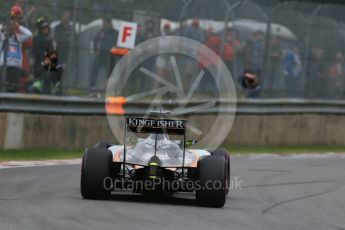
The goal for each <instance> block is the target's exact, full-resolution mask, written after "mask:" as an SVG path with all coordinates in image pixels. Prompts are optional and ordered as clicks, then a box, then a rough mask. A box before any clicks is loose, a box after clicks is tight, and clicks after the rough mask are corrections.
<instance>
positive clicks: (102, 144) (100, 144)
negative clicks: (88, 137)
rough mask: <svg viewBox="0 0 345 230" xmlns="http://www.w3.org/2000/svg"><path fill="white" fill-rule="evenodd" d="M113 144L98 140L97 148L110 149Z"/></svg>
mask: <svg viewBox="0 0 345 230" xmlns="http://www.w3.org/2000/svg"><path fill="white" fill-rule="evenodd" d="M110 146H111V144H108V143H105V142H102V141H100V142H97V144H95V147H94V148H95V149H108V148H109V147H110Z"/></svg>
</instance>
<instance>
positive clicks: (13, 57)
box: [0, 20, 32, 92]
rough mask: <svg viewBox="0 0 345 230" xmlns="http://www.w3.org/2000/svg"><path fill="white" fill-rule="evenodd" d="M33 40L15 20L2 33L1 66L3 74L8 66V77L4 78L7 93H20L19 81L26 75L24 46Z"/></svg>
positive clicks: (0, 35)
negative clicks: (29, 40) (24, 71)
mask: <svg viewBox="0 0 345 230" xmlns="http://www.w3.org/2000/svg"><path fill="white" fill-rule="evenodd" d="M31 38H32V33H31V32H30V31H29V30H28V29H26V28H25V27H23V26H21V25H19V23H18V22H17V21H15V20H9V22H8V23H7V24H6V27H5V28H3V29H2V30H1V31H0V52H1V55H0V66H1V74H2V73H4V72H5V71H4V70H3V68H4V66H6V76H3V78H2V79H3V80H5V82H2V83H3V84H5V85H6V89H5V90H6V92H17V91H18V88H19V81H20V79H21V78H22V77H23V75H24V74H23V71H22V67H23V54H22V44H23V43H24V42H26V41H27V40H28V39H31ZM4 56H5V57H6V64H5V60H4Z"/></svg>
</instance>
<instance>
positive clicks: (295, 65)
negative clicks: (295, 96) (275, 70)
mask: <svg viewBox="0 0 345 230" xmlns="http://www.w3.org/2000/svg"><path fill="white" fill-rule="evenodd" d="M283 66H284V75H285V77H286V78H285V79H286V84H285V85H286V87H287V88H286V89H287V90H288V91H287V93H289V91H293V90H298V80H299V78H300V76H301V73H302V61H301V56H300V53H299V49H298V48H297V47H294V48H293V49H289V50H288V51H287V52H286V54H285V57H284V60H283Z"/></svg>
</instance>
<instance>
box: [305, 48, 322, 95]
mask: <svg viewBox="0 0 345 230" xmlns="http://www.w3.org/2000/svg"><path fill="white" fill-rule="evenodd" d="M308 67H309V68H308V69H309V71H308V75H307V77H308V78H307V81H306V83H307V86H308V88H307V89H308V92H309V93H311V95H312V96H316V95H317V96H321V95H323V94H324V93H325V92H326V91H325V90H324V89H325V84H326V81H325V80H326V78H325V77H326V75H327V74H326V72H327V70H326V66H325V60H324V49H322V48H318V47H316V48H313V49H312V51H311V58H310V63H309V66H308Z"/></svg>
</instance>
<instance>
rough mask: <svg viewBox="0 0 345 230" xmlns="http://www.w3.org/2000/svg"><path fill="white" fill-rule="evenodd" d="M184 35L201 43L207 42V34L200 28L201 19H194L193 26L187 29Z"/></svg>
mask: <svg viewBox="0 0 345 230" xmlns="http://www.w3.org/2000/svg"><path fill="white" fill-rule="evenodd" d="M183 35H184V36H185V37H187V38H190V39H193V40H195V41H198V42H200V43H204V42H205V41H206V33H205V31H204V30H203V29H201V28H200V22H199V19H193V21H192V24H191V25H190V26H188V27H187V28H186V29H185V31H184V33H183Z"/></svg>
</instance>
